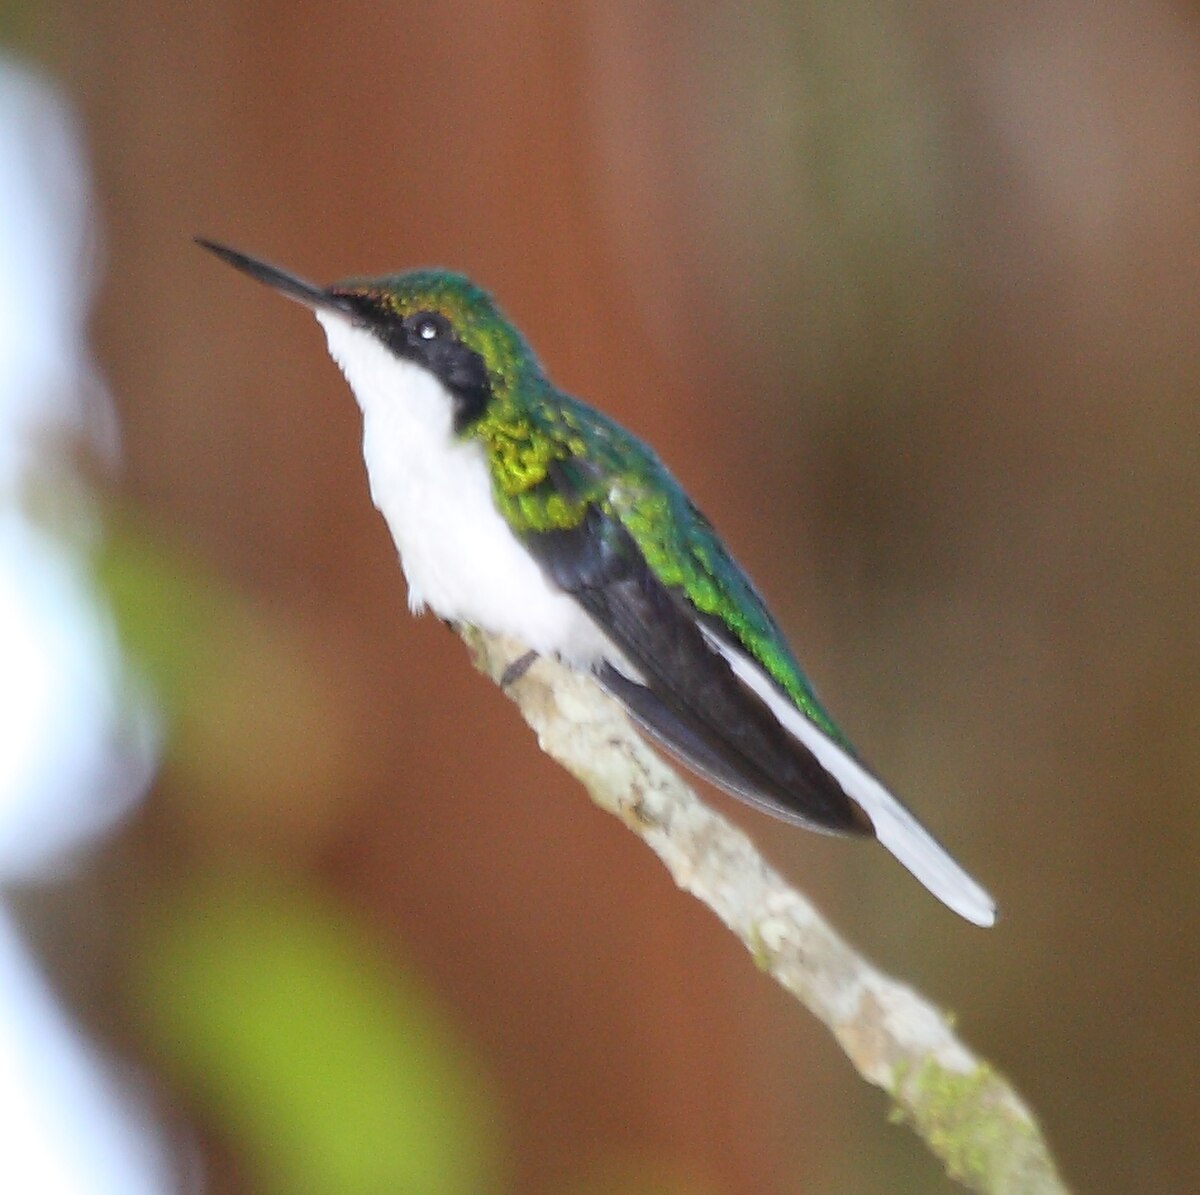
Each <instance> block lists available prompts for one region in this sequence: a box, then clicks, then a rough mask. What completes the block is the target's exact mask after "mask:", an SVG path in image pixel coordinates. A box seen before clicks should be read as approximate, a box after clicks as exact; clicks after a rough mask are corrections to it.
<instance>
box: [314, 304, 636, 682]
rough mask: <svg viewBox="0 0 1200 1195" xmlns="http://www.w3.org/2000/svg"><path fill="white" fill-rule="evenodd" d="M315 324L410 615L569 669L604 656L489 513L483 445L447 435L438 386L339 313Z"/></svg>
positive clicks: (569, 604) (587, 622) (450, 429)
mask: <svg viewBox="0 0 1200 1195" xmlns="http://www.w3.org/2000/svg"><path fill="white" fill-rule="evenodd" d="M317 319H318V320H319V321H320V323H321V326H322V327H323V328H324V329H325V336H326V338H327V340H328V342H329V353H330V355H331V356H332V357H333V359H334V361H336V362H337V364H338V366H339V367H340V369H341V370H342V372H343V373H344V374H345V375H346V380H347V381H348V382H349V383H350V388H351V389H352V390H353V391H354V397H355V398H356V399H357V400H358V405H359V407H361V408H362V413H363V456H364V458H365V459H366V465H367V477H368V479H369V481H370V485H371V498H372V500H373V501H374V503H375V505H376V506H377V507H378V508H379V510H380V512H381V513H382V514H383V517H384V518H385V519H386V520H387V525H388V528H389V529H390V531H391V533H392V538H393V539H394V540H395V543H396V547H397V549H398V550H399V553H400V562H401V565H402V566H403V568H404V574H405V576H406V578H407V579H408V602H409V606H410V607H411V608H412V610H413V611H414V612H419V611H420V610H421V609H423V608H424V607H425V606H429V608H430V609H432V610H433V611H434V613H435V614H437V615H438V616H439V617H441V618H445V619H450V620H452V621H458V622H467V623H471V624H472V625H474V626H478V627H482V628H483V629H484V630H488V631H493V632H497V633H500V634H508V635H512V636H514V637H515V638H517V639H519V640H520V641H521V642H523V643H525V644H527V645H528V646H529V647H531V648H533V649H534V650H535V651H538V652H540V653H542V654H547V655H549V654H555V655H559V656H562V657H563V658H564V659H566V660H567V661H569V662H570V663H573V664H576V665H582V666H587V665H590V664H592V663H594V662H596V661H597V660H598V659H600V658H601V657H610V656H611V655H612V654H613V649H612V647H611V645H610V644H609V642H608V640H607V639H606V638H605V636H604V635H603V634H602V633H601V632H600V630H599V629H598V628H597V627H596V626H595V624H594V623H593V622H592V621H591V619H589V618H588V617H587V615H586V614H584V612H583V611H582V609H581V608H580V607H579V606H578V605H577V604H576V603H575V602H574V601H573V600H572V599H571V598H569V597H567V596H566V595H565V594H564V593H563V592H562V591H561V590H559V589H558V588H556V587H555V586H553V585H552V584H551V583H550V582H548V581H547V580H546V577H545V576H544V574H543V573H542V571H541V569H540V568H539V567H538V565H537V563H536V562H535V561H534V559H533V557H532V556H530V554H529V553H528V552H527V551H526V550H525V548H524V547H523V546H522V545H521V544H520V543H519V542H518V540H517V539H516V537H515V536H514V535H513V533H512V531H511V530H510V529H509V526H508V524H507V523H506V522H505V521H504V519H503V518H502V517H501V515H500V514H499V512H498V511H497V510H496V506H495V503H494V502H493V499H492V485H491V478H490V476H489V473H488V468H487V463H486V461H485V459H484V455H483V446H482V445H481V444H480V443H479V442H478V441H477V440H473V439H465V440H464V439H460V438H459V437H458V436H456V435H455V432H454V424H453V418H454V403H453V399H452V397H451V395H450V393H449V392H448V391H447V390H446V388H445V387H444V386H443V385H442V383H441V382H440V381H439V380H438V378H437V377H436V376H435V375H434V374H432V373H430V372H429V370H427V369H424V368H422V367H421V366H419V365H415V364H413V363H411V362H408V361H404V360H402V359H401V358H399V357H397V356H396V355H395V354H394V353H392V352H391V351H390V350H389V349H387V347H386V346H385V345H383V344H382V343H381V342H380V341H379V339H378V338H377V337H376V336H374V335H373V334H372V333H371V332H370V331H368V330H366V329H364V328H356V327H354V326H353V325H352V324H351V323H350V322H349V321H348V320H346V319H345V318H344V317H342V316H339V315H336V314H334V313H332V312H323V311H321V312H318V313H317Z"/></svg>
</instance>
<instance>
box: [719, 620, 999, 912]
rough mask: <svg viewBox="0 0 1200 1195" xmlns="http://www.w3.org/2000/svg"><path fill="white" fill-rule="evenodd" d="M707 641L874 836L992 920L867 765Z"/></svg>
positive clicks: (967, 908) (923, 877)
mask: <svg viewBox="0 0 1200 1195" xmlns="http://www.w3.org/2000/svg"><path fill="white" fill-rule="evenodd" d="M705 636H706V638H708V640H709V642H710V644H711V645H712V646H713V647H714V648H715V649H716V650H717V651H718V652H720V654H721V655H722V656H724V657H725V659H726V660H727V661H728V663H729V666H730V668H732V669H733V672H734V674H735V675H736V676H737V677H738V678H739V679H740V680H741V681H742V683H743V684H745V685H746V686H747V687H748V688H749V689H750V690H751V691H753V692H754V693H755V694H757V695H758V697H759V698H761V699H762V701H763V702H765V703H766V705H767V706H768V708H770V710H771V711H772V713H774V715H775V716H776V718H778V719H779V721H780V723H781V724H782V725H783V727H784V728H785V729H786V730H787V731H789V732H790V733H791V734H792V735H793V736H794V737H795V738H797V739H798V740H799V741H800V742H801V743H802V744H803V745H804V746H805V747H807V748H808V750H809V751H811V752H812V753H813V755H815V756H816V758H817V760H818V761H819V762H820V764H821V766H822V767H823V768H825V769H826V770H827V771H828V772H829V773H830V774H831V775H832V776H833V777H834V778H835V779H836V780H837V782H838V783H839V784H840V785H841V787H842V790H843V791H844V792H845V793H846V795H847V796H849V797H850V798H851V799H852V800H854V801H855V802H856V803H857V804H858V805H859V806H860V807H861V808H862V810H863V812H864V813H865V814H866V815H867V817H869V818H870V819H871V824H872V825H873V826H874V828H875V836H876V837H877V838H878V839H879V841H880V842H881V843H882V844H883V846H884V847H886V848H887V849H888V850H889V851H890V852H891V853H892V855H893V856H894V857H895V858H896V859H897V860H898V861H899V862H900V863H902V864H903V865H904V866H905V867H906V868H908V870H909V871H910V872H911V873H912V874H913V876H915V877H916V878H917V879H918V880H920V882H921V883H922V884H924V885H925V887H926V888H928V889H929V891H930V892H932V893H933V895H934V896H936V897H937V898H938V899H939V900H940V901H942V903H943V904H945V905H947V906H948V907H949V908H951V909H953V910H954V911H955V912H956V913H958V914H959V916H961V917H965V918H966V920H968V921H970V922H972V923H973V924H975V925H981V926H989V925H992V924H994V922H995V920H996V905H995V902H994V901H993V900H992V898H991V897H990V896H989V895H988V894H987V892H986V891H985V890H984V889H983V888H982V887H981V886H980V885H979V884H978V883H976V881H975V880H973V879H972V878H971V877H970V876H969V875H968V874H967V873H966V872H965V871H964V870H963V869H962V868H961V867H960V866H959V865H958V864H957V863H956V862H955V861H954V860H953V859H952V858H951V856H950V854H949V852H948V851H947V850H946V849H945V847H943V846H942V845H941V843H939V842H938V841H937V839H936V838H934V836H933V835H932V834H930V833H929V831H928V830H926V829H925V827H924V826H922V825H921V823H920V822H919V821H917V819H916V817H915V816H914V815H913V814H912V813H910V812H909V810H908V809H907V808H905V806H904V805H902V804H901V803H900V801H898V800H897V799H896V798H895V797H893V796H892V794H891V793H890V792H888V790H887V789H886V788H884V786H883V784H882V783H880V781H879V780H877V779H876V778H875V777H874V776H873V775H872V774H871V773H870V772H869V771H867V769H866V768H865V767H864V766H863V765H862V764H861V763H859V762H858V760H856V759H855V758H854V757H853V756H851V755H850V754H849V753H848V752H847V751H846V750H845V749H844V748H842V747H841V746H839V745H838V744H837V743H835V742H834V741H833V740H832V739H831V738H829V736H828V735H826V734H825V733H824V732H823V731H822V730H821V729H820V728H819V727H818V726H816V725H814V724H813V723H812V722H810V721H809V720H808V719H807V718H806V717H805V716H804V715H803V713H801V712H800V710H798V709H797V708H796V707H795V706H794V705H793V704H792V703H791V702H790V701H788V700H787V698H786V697H785V696H784V695H783V694H782V693H780V691H779V690H778V689H777V688H776V687H775V685H774V684H773V683H772V682H771V680H770V678H769V677H767V675H766V674H765V673H764V672H763V671H762V669H761V668H760V667H759V666H758V665H757V664H756V663H755V662H754V661H753V660H751V659H750V658H749V657H748V656H746V655H745V654H744V653H742V652H741V651H739V650H738V649H737V648H735V647H733V646H731V645H730V644H729V643H727V642H725V641H724V640H722V639H721V638H719V637H718V636H716V635H714V634H712V633H711V632H708V631H706V632H705Z"/></svg>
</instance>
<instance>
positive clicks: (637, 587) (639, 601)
mask: <svg viewBox="0 0 1200 1195" xmlns="http://www.w3.org/2000/svg"><path fill="white" fill-rule="evenodd" d="M525 542H526V544H527V546H528V547H529V549H530V551H531V552H533V554H534V555H535V556H536V557H537V559H538V560H539V562H540V563H541V565H542V567H543V568H544V569H545V570H546V572H547V573H548V574H549V575H550V577H551V578H552V579H553V580H554V581H555V583H556V584H558V585H559V586H561V587H562V588H563V589H564V590H566V591H567V592H568V593H570V594H571V595H572V596H573V597H574V598H575V599H576V601H578V602H579V603H580V605H582V606H583V608H584V609H585V610H587V612H588V613H589V614H590V615H591V617H592V618H593V619H594V620H595V622H596V623H597V624H598V625H599V626H600V627H601V628H602V629H603V630H604V631H605V632H606V634H607V635H608V636H609V638H610V639H611V640H612V641H613V643H614V644H615V645H616V646H617V647H618V648H619V649H620V650H621V652H622V653H623V654H624V656H625V657H626V659H627V660H628V662H629V664H630V665H632V670H633V671H636V673H637V675H636V676H627V675H625V673H624V672H623V671H621V670H620V668H619V666H612V665H610V666H608V667H606V668H603V669H601V670H600V672H599V674H598V675H599V679H600V680H601V682H602V683H603V684H604V685H605V686H606V687H607V688H608V689H609V691H610V692H611V693H612V694H613V695H614V696H615V697H617V698H618V699H619V700H620V701H621V702H622V703H623V704H624V705H625V706H626V707H627V708H628V709H629V711H630V712H631V713H632V714H633V716H634V717H635V718H636V719H637V720H638V721H639V722H640V723H641V724H642V725H643V726H645V727H646V729H647V730H648V731H649V732H650V733H651V734H652V735H653V736H654V737H655V738H656V739H658V740H659V741H660V742H661V743H662V744H663V745H664V746H666V747H667V748H668V749H669V750H671V751H672V752H674V753H675V754H676V755H678V756H679V757H680V758H681V759H682V760H684V762H686V763H687V764H688V765H689V766H691V767H693V768H694V769H695V770H696V771H697V772H699V773H701V774H702V775H705V776H707V777H709V778H710V779H712V780H713V781H714V782H715V783H717V784H719V785H720V786H721V787H723V788H725V789H727V790H728V791H729V792H731V793H732V794H734V795H735V796H738V797H741V798H743V799H745V800H747V801H750V802H751V803H753V804H755V805H758V806H760V807H762V808H764V809H766V810H767V811H768V812H771V813H773V814H775V815H776V816H778V817H782V818H785V819H787V820H789V821H794V822H799V823H802V824H804V825H808V826H811V827H813V828H817V829H824V830H830V831H839V832H844V833H862V834H870V833H872V827H871V822H870V820H869V819H868V818H867V817H866V815H865V814H864V813H863V811H862V810H861V809H860V808H859V807H858V805H857V804H856V803H855V802H854V801H852V800H850V799H849V798H848V797H847V796H846V794H845V793H844V792H843V790H842V788H841V786H840V785H839V784H838V782H837V781H836V780H835V779H834V778H833V776H832V775H830V773H829V772H828V771H827V770H826V769H825V768H824V767H823V766H822V765H821V764H820V763H819V762H818V760H817V759H816V757H815V756H814V755H813V754H812V752H811V751H809V750H808V749H807V748H806V747H805V746H804V745H803V744H802V743H800V742H799V741H798V740H797V739H796V738H795V737H794V736H793V735H791V734H789V733H788V732H787V731H786V730H784V729H783V727H782V726H781V725H780V723H779V720H778V719H777V718H776V717H775V715H774V714H773V713H772V712H771V710H770V709H769V708H768V706H767V705H766V703H765V702H764V701H763V700H762V699H761V698H760V697H759V696H758V695H756V694H755V693H753V692H752V691H751V690H750V689H749V688H748V687H747V686H746V685H745V684H744V683H743V682H742V681H741V680H739V679H738V677H737V676H735V674H734V672H733V669H732V668H731V667H730V664H729V662H728V661H727V660H726V659H725V658H724V657H723V656H722V655H721V654H720V653H719V652H718V651H715V650H714V649H713V648H712V647H711V646H710V645H709V642H708V641H707V639H706V638H705V635H704V633H703V631H702V630H701V629H700V627H699V626H698V625H697V620H696V612H695V610H694V608H693V607H692V606H691V605H690V604H689V602H688V601H687V598H686V597H685V596H683V595H682V594H680V593H676V592H673V591H672V590H671V589H669V588H668V587H667V586H665V585H664V584H663V583H662V582H661V581H660V580H659V579H658V578H657V576H656V575H655V574H654V572H653V571H652V570H651V568H650V567H649V565H648V564H647V563H646V561H645V559H644V557H643V556H642V554H641V552H640V550H639V548H638V545H637V544H636V542H635V541H634V540H633V538H632V537H631V535H630V534H629V532H628V531H626V529H625V528H624V527H623V526H622V525H621V524H620V523H618V522H617V521H615V520H614V519H612V518H609V517H608V516H606V515H605V514H604V513H603V512H602V511H601V510H600V509H599V508H598V507H592V508H590V509H589V511H588V513H587V515H586V516H585V518H584V519H583V521H582V522H581V523H580V524H579V526H577V527H575V528H572V529H570V530H563V531H549V532H542V533H537V534H532V535H529V536H527V537H526V539H525Z"/></svg>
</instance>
